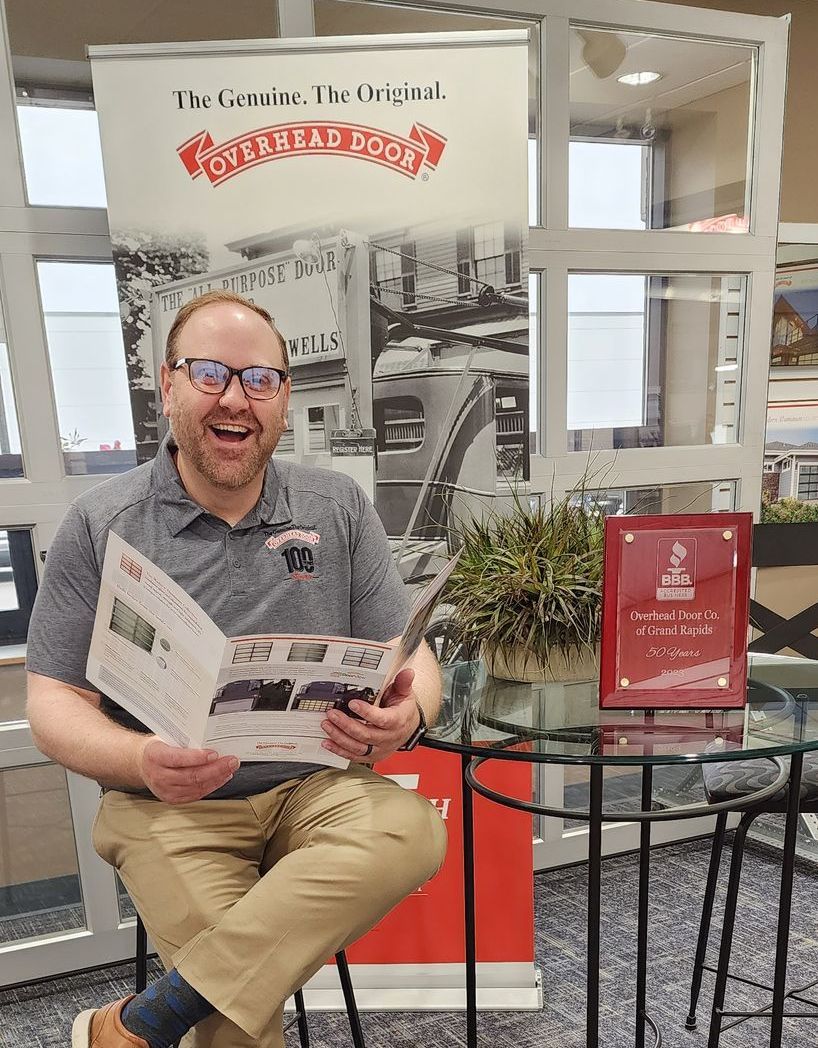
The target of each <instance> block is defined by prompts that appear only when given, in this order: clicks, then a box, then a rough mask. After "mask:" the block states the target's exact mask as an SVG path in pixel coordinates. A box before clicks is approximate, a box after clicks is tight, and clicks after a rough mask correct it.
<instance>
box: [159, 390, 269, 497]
mask: <svg viewBox="0 0 818 1048" xmlns="http://www.w3.org/2000/svg"><path fill="white" fill-rule="evenodd" d="M219 422H224V423H230V424H232V425H237V426H244V425H247V426H248V427H249V428H251V429H252V433H250V434H249V435H248V436H247V437H246V438H245V440H244V441H242V442H240V443H237V444H236V445H235V446H236V447H241V448H242V455H241V456H240V457H237V458H235V459H233V458H232V457H228V456H226V457H224V458H223V457H221V456H220V455H219V454H218V453H217V452H216V450H215V449H214V448H211V447H210V446H209V444H208V441H209V437H208V432H207V431H208V430H209V428H210V426H211V425H214V424H217V423H219ZM170 425H171V430H172V432H173V439H174V440H175V441H176V445H177V447H178V448H179V450H180V451H181V452H182V454H183V455H184V457H185V458H186V459H187V460H188V462H189V463H190V464H191V466H193V468H194V469H195V470H196V472H197V473H199V474H201V476H202V477H204V478H205V480H207V481H208V483H210V484H212V485H213V487H216V488H225V489H229V490H235V489H238V488H242V487H244V486H245V485H247V484H249V483H250V482H251V481H253V480H254V479H255V478H256V477H257V476H258V474H259V473H261V472H263V470H264V469H265V468H266V466H267V462H268V461H269V459H270V456H271V455H272V453H273V452H274V451H275V448H276V445H277V444H278V441H279V438H280V436H281V433H282V430H283V426H282V425H281V424H280V422H279V420H278V419H273V420H271V421H270V422H269V423H268V425H267V426H266V427H265V428H264V429H261V430H259V428H258V423H257V422H256V421H252V422H249V421H246V420H244V419H241V418H224V417H219V415H218V413H216V412H214V413H213V415H208V416H206V417H205V418H203V419H192V418H190V416H189V415H188V414H187V413H186V412H184V411H174V410H173V409H171V413H170ZM245 443H246V444H248V445H249V446H247V447H244V446H243V445H244V444H245ZM232 446H233V445H231V444H226V445H225V448H226V449H229V448H230V447H232Z"/></svg>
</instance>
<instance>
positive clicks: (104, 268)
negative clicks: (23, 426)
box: [37, 262, 136, 474]
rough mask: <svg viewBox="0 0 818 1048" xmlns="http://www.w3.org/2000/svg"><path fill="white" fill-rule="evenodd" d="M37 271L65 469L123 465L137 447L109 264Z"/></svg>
mask: <svg viewBox="0 0 818 1048" xmlns="http://www.w3.org/2000/svg"><path fill="white" fill-rule="evenodd" d="M37 272H38V276H39V280H40V298H41V301H42V306H43V316H44V319H45V329H46V337H47V341H48V355H49V360H50V363H51V376H52V381H53V384H54V397H55V400H56V406H57V417H58V419H59V426H60V437H61V440H62V446H63V458H64V460H65V471H66V473H69V474H78V473H82V474H85V473H120V472H122V471H123V470H126V469H130V467H131V466H135V465H136V451H135V441H134V428H133V419H132V415H131V402H130V397H129V394H128V378H127V372H126V367H125V352H124V349H123V345H122V329H121V327H120V320H119V303H118V301H117V295H116V283H115V280H114V269H113V266H112V265H109V264H101V263H96V264H95V263H85V262H38V263H37Z"/></svg>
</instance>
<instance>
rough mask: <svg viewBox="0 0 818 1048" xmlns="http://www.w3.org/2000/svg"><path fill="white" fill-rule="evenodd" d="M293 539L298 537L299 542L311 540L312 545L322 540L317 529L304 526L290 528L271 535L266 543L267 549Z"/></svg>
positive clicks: (276, 547)
mask: <svg viewBox="0 0 818 1048" xmlns="http://www.w3.org/2000/svg"><path fill="white" fill-rule="evenodd" d="M293 539H297V540H298V541H299V542H309V544H310V545H311V546H317V545H318V543H319V542H320V541H321V536H320V535H319V534H318V532H317V531H312V530H309V531H308V530H305V529H303V528H288V529H287V531H280V532H279V533H278V534H277V535H271V536H270V537H269V538H268V539H267V541H266V542H265V543H264V545H265V546H266V547H267V549H278V547H279V546H283V545H284V543H285V542H292V541H293Z"/></svg>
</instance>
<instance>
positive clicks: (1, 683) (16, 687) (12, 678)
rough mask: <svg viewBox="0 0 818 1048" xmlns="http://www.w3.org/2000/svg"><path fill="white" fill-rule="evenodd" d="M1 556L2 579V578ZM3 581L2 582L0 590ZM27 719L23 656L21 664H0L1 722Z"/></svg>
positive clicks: (8, 722) (0, 561)
mask: <svg viewBox="0 0 818 1048" xmlns="http://www.w3.org/2000/svg"><path fill="white" fill-rule="evenodd" d="M2 570H3V569H2V557H0V579H1V578H2ZM2 586H3V583H2V582H0V592H2ZM25 719H26V667H25V665H24V663H23V656H22V655H21V656H20V662H19V664H12V665H6V666H0V724H11V723H13V722H14V721H22V720H25Z"/></svg>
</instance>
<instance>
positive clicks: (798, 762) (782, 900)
mask: <svg viewBox="0 0 818 1048" xmlns="http://www.w3.org/2000/svg"><path fill="white" fill-rule="evenodd" d="M803 763H804V755H803V754H802V753H794V754H793V755H792V757H791V758H790V785H789V791H790V792H789V797H788V801H787V822H786V826H785V828H784V850H783V852H782V855H781V894H780V895H779V898H778V936H777V940H776V947H775V977H774V979H773V1009H772V1022H771V1025H770V1048H781V1031H782V1027H783V1025H784V995H785V993H786V982H787V948H788V946H789V937H790V910H791V908H792V875H793V868H794V866H795V840H796V834H797V832H798V813H799V808H800V803H801V771H802V768H803Z"/></svg>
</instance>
